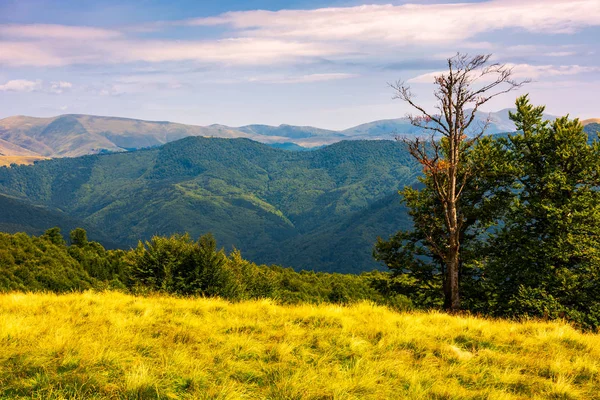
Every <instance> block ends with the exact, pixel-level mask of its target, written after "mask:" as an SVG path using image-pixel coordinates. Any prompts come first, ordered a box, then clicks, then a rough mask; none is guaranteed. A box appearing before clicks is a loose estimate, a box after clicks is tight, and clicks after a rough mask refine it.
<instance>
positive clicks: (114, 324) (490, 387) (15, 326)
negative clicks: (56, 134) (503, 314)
mask: <svg viewBox="0 0 600 400" xmlns="http://www.w3.org/2000/svg"><path fill="white" fill-rule="evenodd" d="M0 398H5V399H14V398H39V399H62V398H79V399H84V398H85V399H104V398H106V399H112V398H114V399H117V398H119V399H120V398H129V399H403V398H407V399H526V398H527V399H529V398H534V399H535V398H537V399H552V398H553V399H595V398H600V336H599V335H597V334H584V333H580V332H578V331H576V330H575V329H573V328H572V327H570V326H569V325H566V324H563V323H559V322H551V323H547V322H536V321H526V322H522V323H516V322H510V321H504V320H491V319H483V318H476V317H468V316H464V317H457V316H449V315H446V314H443V313H436V312H430V313H420V312H414V313H413V312H411V313H397V312H394V311H391V310H389V309H387V308H385V307H381V306H376V305H373V304H370V303H366V302H365V303H358V304H355V305H351V306H336V305H321V306H315V305H293V306H281V305H277V304H276V303H274V302H273V301H271V300H260V301H247V302H239V303H230V302H227V301H223V300H219V299H205V298H199V299H181V298H175V297H166V296H165V297H162V296H150V297H135V296H131V295H126V294H122V293H119V292H102V293H97V292H85V293H73V294H65V295H55V294H22V293H8V294H2V295H0Z"/></svg>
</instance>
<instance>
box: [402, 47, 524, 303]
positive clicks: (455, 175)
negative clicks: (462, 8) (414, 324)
mask: <svg viewBox="0 0 600 400" xmlns="http://www.w3.org/2000/svg"><path fill="white" fill-rule="evenodd" d="M489 58H490V55H478V56H475V57H472V58H471V57H469V56H467V55H463V54H457V55H456V56H455V57H452V58H449V59H448V72H447V73H445V74H441V75H439V76H437V77H435V79H434V84H435V85H436V90H435V97H436V98H437V100H438V105H437V110H438V111H439V114H435V113H430V112H428V111H426V110H425V108H424V107H423V106H420V105H418V104H417V103H416V102H415V100H414V94H413V93H412V91H411V89H410V87H409V86H407V85H405V84H404V83H402V82H399V83H396V84H395V85H392V87H393V88H394V89H395V90H396V96H395V97H396V98H398V99H400V100H403V101H405V102H406V103H408V104H409V105H410V106H411V107H413V108H414V109H416V110H417V111H418V113H419V115H417V116H409V118H410V120H411V122H412V124H413V125H415V126H417V127H419V128H421V129H423V130H424V131H430V132H431V133H432V135H431V140H429V141H424V140H423V139H421V138H416V139H404V141H405V142H406V143H407V144H408V148H409V151H410V153H411V155H412V156H413V157H414V158H415V159H416V160H417V161H418V162H420V163H421V164H422V165H423V167H424V174H425V176H426V180H429V181H430V186H429V187H430V189H429V192H428V193H427V195H429V196H431V197H432V200H433V201H435V202H436V203H437V204H438V205H439V206H440V207H441V208H442V210H443V213H442V214H441V217H442V221H443V230H444V232H445V235H443V236H442V237H443V239H442V241H441V242H440V239H439V236H437V235H436V236H433V235H426V236H427V247H428V250H429V251H430V252H432V253H434V254H435V256H436V258H438V259H439V260H441V261H442V262H443V269H444V273H443V289H444V307H445V308H446V309H448V310H451V311H457V310H459V309H460V295H459V280H460V265H461V244H462V243H461V236H462V234H463V232H464V224H465V220H466V216H465V213H464V211H463V210H462V208H461V197H462V195H463V192H464V189H465V187H466V186H467V184H468V182H469V180H470V179H472V177H473V176H474V174H473V171H471V170H470V169H469V168H468V167H465V165H464V164H465V162H466V152H468V151H469V150H470V149H471V148H472V147H473V146H474V144H475V143H476V142H477V140H478V139H479V138H480V137H481V136H482V135H483V133H484V132H485V129H486V128H487V124H485V125H484V126H481V127H476V124H473V122H474V121H475V117H476V113H477V112H478V110H479V108H480V107H481V106H482V105H484V104H485V103H487V102H488V101H489V100H491V99H492V98H494V97H496V96H498V95H500V94H503V93H506V92H509V91H511V90H514V89H516V88H519V87H520V86H521V85H522V84H523V83H524V82H516V81H514V80H513V79H512V70H511V69H510V68H509V67H507V66H505V65H500V64H489ZM481 81H483V82H484V83H483V84H479V82H481ZM488 123H489V121H488ZM409 201H410V200H409ZM436 215H439V214H436ZM415 223H416V224H419V223H420V221H419V220H416V221H415ZM427 223H429V221H428V222H427Z"/></svg>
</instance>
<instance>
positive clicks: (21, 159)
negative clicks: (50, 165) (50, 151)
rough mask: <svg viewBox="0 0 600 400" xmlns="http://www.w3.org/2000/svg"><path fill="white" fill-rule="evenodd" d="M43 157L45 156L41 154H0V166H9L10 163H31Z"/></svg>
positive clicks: (43, 158)
mask: <svg viewBox="0 0 600 400" xmlns="http://www.w3.org/2000/svg"><path fill="white" fill-rule="evenodd" d="M45 159H46V157H42V156H0V167H10V166H11V164H17V165H31V164H33V163H34V162H36V161H41V160H45Z"/></svg>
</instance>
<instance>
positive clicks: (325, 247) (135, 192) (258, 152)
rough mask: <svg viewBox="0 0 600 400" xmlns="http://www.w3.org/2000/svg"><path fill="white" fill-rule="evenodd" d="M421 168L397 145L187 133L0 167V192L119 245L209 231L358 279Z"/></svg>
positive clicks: (266, 257) (259, 252) (259, 257)
mask: <svg viewBox="0 0 600 400" xmlns="http://www.w3.org/2000/svg"><path fill="white" fill-rule="evenodd" d="M419 171H420V168H419V167H417V166H416V165H415V163H414V161H413V160H412V159H411V158H410V157H409V155H408V153H407V152H406V149H405V147H404V145H403V144H402V143H399V142H394V141H352V142H340V143H337V144H334V145H331V146H328V147H325V148H322V149H319V150H316V151H314V152H290V151H284V150H277V149H273V148H270V147H268V146H266V145H263V144H260V143H257V142H253V141H250V140H245V139H235V140H227V139H216V138H202V137H189V138H185V139H182V140H180V141H176V142H173V143H169V144H167V145H165V146H163V147H160V148H154V149H148V150H142V151H136V152H130V153H119V154H105V155H93V156H85V157H80V158H64V159H54V160H48V161H43V162H39V163H37V164H36V165H33V166H14V167H12V168H1V169H0V192H3V193H5V194H8V195H11V196H14V197H17V198H20V199H22V200H26V201H29V202H32V203H35V204H41V205H44V206H46V207H50V208H54V209H57V210H60V211H61V212H63V213H65V214H67V215H69V216H71V217H74V218H78V219H80V220H82V221H84V222H85V223H86V224H88V225H90V226H94V227H96V228H97V229H99V230H101V231H104V232H110V234H111V238H110V239H111V240H112V241H115V242H117V243H120V244H121V245H122V246H131V245H135V243H136V242H137V241H138V240H140V239H148V238H149V237H150V236H152V235H154V234H160V235H168V234H171V233H174V232H189V233H190V234H191V236H192V237H198V236H199V235H201V234H204V233H207V232H212V233H213V234H214V235H215V237H216V238H217V240H218V241H219V243H220V244H222V245H224V246H225V247H226V248H231V247H232V246H235V247H236V248H239V249H241V250H242V251H243V254H244V256H245V257H247V258H249V259H251V260H253V261H256V262H260V263H276V264H282V265H286V266H293V267H296V268H304V269H315V270H328V271H344V272H353V271H354V272H357V271H361V270H370V269H373V268H375V267H377V266H378V264H377V263H376V262H375V261H373V259H372V257H371V252H372V246H373V243H374V242H375V239H376V237H377V236H379V235H381V236H386V235H390V234H391V233H393V232H395V231H396V230H397V229H398V228H399V227H405V226H407V225H406V224H408V217H407V215H406V213H404V212H402V210H401V206H400V198H399V196H398V195H397V191H398V189H400V188H402V187H403V186H404V185H407V184H408V185H410V184H412V183H413V182H415V179H416V176H417V174H418V173H419ZM43 228H44V229H45V228H48V226H44V227H43Z"/></svg>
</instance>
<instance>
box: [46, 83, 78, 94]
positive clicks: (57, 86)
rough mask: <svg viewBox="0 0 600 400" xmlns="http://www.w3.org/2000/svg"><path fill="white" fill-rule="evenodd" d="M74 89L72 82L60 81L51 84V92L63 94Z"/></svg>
mask: <svg viewBox="0 0 600 400" xmlns="http://www.w3.org/2000/svg"><path fill="white" fill-rule="evenodd" d="M72 87H73V84H72V83H71V82H65V81H58V82H50V89H49V90H50V92H52V93H56V94H61V93H63V92H65V91H67V90H70V89H71V88H72Z"/></svg>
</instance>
